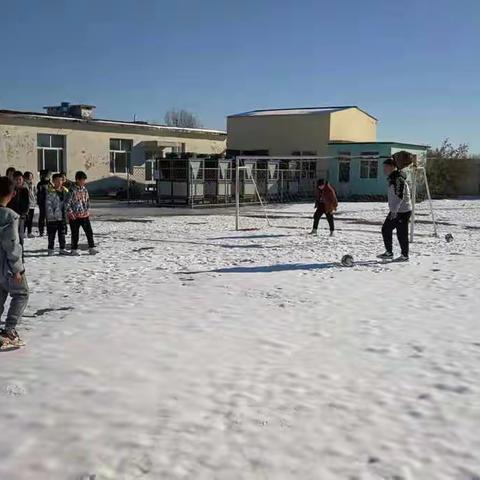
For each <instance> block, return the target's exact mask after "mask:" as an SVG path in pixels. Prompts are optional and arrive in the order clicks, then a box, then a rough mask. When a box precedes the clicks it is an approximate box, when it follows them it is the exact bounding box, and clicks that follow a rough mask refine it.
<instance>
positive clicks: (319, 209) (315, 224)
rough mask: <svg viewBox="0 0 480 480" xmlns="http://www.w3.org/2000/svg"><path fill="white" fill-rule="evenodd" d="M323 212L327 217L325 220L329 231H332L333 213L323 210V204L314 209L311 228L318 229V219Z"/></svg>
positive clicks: (333, 224) (333, 226) (333, 227)
mask: <svg viewBox="0 0 480 480" xmlns="http://www.w3.org/2000/svg"><path fill="white" fill-rule="evenodd" d="M323 214H325V216H326V217H327V222H328V226H329V227H330V231H331V232H333V231H334V230H335V223H334V222H333V214H332V213H327V212H325V206H324V205H320V206H319V207H317V209H316V210H315V214H314V215H313V229H314V230H317V229H318V223H319V222H320V219H321V218H322V215H323Z"/></svg>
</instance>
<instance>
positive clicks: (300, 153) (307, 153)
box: [292, 150, 317, 157]
mask: <svg viewBox="0 0 480 480" xmlns="http://www.w3.org/2000/svg"><path fill="white" fill-rule="evenodd" d="M316 156H317V152H316V151H314V150H303V151H300V150H294V151H293V152H292V157H316Z"/></svg>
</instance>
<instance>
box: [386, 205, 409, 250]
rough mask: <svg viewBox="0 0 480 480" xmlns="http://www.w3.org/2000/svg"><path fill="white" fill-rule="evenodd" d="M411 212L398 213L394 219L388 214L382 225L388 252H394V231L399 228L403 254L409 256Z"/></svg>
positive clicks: (398, 235) (399, 240) (399, 241)
mask: <svg viewBox="0 0 480 480" xmlns="http://www.w3.org/2000/svg"><path fill="white" fill-rule="evenodd" d="M411 214H412V212H405V213H398V214H397V216H396V217H395V218H393V219H392V218H391V217H390V214H388V216H387V218H386V219H385V222H384V223H383V227H382V236H383V243H384V244H385V250H386V251H387V252H389V253H392V250H393V231H394V230H397V238H398V243H399V244H400V248H401V250H402V255H404V256H405V257H408V222H409V220H410V215H411Z"/></svg>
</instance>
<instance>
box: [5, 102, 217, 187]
mask: <svg viewBox="0 0 480 480" xmlns="http://www.w3.org/2000/svg"><path fill="white" fill-rule="evenodd" d="M94 110H95V106H93V105H72V104H69V103H67V102H64V103H62V104H61V105H58V106H50V107H45V112H44V113H38V112H22V111H13V110H0V171H1V172H2V173H3V174H4V172H5V170H6V169H7V167H9V166H13V167H15V168H17V169H18V170H21V171H26V170H28V171H32V172H35V173H38V172H39V171H40V170H43V169H48V170H49V171H51V172H58V171H62V170H63V171H65V172H67V175H68V177H69V178H72V177H74V175H75V172H76V171H78V170H84V171H85V172H86V173H87V175H88V179H89V189H90V190H91V191H92V192H104V193H107V192H108V191H109V190H111V189H115V188H118V187H120V186H122V185H124V184H125V183H126V179H127V176H128V175H130V176H134V178H135V179H136V180H137V181H138V182H140V183H144V184H149V183H151V184H155V182H156V179H155V171H156V165H158V160H159V159H161V158H165V156H168V154H169V153H170V154H179V156H180V154H184V155H187V154H190V155H197V154H206V155H219V154H223V153H224V152H225V149H226V139H227V134H226V132H224V131H221V130H209V129H203V128H179V127H168V126H165V125H155V124H151V123H147V122H140V121H134V122H133V121H132V122H126V121H119V120H105V119H96V118H95V117H94ZM137 177H138V178H137Z"/></svg>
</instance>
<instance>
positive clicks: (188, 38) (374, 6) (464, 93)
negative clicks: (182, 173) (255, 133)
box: [0, 0, 480, 153]
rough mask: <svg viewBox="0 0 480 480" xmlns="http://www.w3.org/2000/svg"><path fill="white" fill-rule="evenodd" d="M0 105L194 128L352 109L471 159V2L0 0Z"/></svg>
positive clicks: (478, 85) (474, 67)
mask: <svg viewBox="0 0 480 480" xmlns="http://www.w3.org/2000/svg"><path fill="white" fill-rule="evenodd" d="M0 7H1V15H0V45H1V50H0V51H1V53H2V55H1V63H0V108H11V109H19V110H22V109H26V110H40V109H41V107H42V106H44V105H47V104H56V103H58V102H60V101H62V100H63V101H72V102H86V103H93V104H95V105H97V116H98V117H101V118H115V119H125V120H128V119H131V118H132V117H133V115H134V114H135V115H136V116H137V119H142V120H149V121H160V122H161V121H162V120H163V116H164V113H165V111H166V110H167V109H169V108H172V107H176V108H186V109H188V110H192V111H194V112H196V113H197V114H198V115H199V117H200V118H201V120H202V122H203V124H204V125H205V126H206V127H211V128H224V127H225V116H226V115H228V114H232V113H238V112H242V111H247V110H251V109H255V108H281V107H297V106H321V105H347V104H348V105H350V104H355V105H359V106H360V107H362V108H364V109H366V110H367V111H368V112H370V113H371V114H372V115H374V116H376V117H378V118H379V120H380V123H379V131H378V133H379V140H403V141H410V142H420V143H429V144H432V145H437V144H439V143H440V142H441V140H442V139H443V138H445V137H447V136H448V137H450V138H451V139H452V140H453V141H454V142H455V143H459V142H468V143H469V144H470V145H471V149H472V151H474V152H478V153H480V1H479V0H402V1H397V2H394V1H391V0H336V1H335V0H330V1H328V2H327V1H324V0H312V1H310V0H295V1H291V0H281V1H280V0H241V1H240V0H203V1H202V0H175V1H172V0H169V1H163V0H129V1H127V0H101V1H99V0H81V1H73V0H72V1H68V0H42V1H36V0H28V1H27V0H0Z"/></svg>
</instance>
